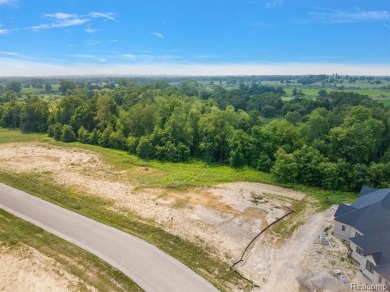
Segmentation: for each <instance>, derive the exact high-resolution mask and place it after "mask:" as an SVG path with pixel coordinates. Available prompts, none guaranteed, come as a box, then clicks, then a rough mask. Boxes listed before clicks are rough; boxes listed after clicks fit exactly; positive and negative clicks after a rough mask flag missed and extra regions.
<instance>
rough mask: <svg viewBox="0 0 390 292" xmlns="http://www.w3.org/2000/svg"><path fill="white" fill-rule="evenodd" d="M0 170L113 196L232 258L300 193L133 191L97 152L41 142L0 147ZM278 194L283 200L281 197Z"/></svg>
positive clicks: (261, 188) (235, 188)
mask: <svg viewBox="0 0 390 292" xmlns="http://www.w3.org/2000/svg"><path fill="white" fill-rule="evenodd" d="M0 168H3V169H5V170H8V171H14V172H35V173H39V174H41V175H43V176H46V177H47V178H48V179H53V180H54V181H55V182H57V183H58V184H61V185H64V186H67V187H71V188H73V189H76V190H78V191H81V192H84V193H87V194H89V195H93V196H99V197H101V198H105V199H111V200H113V202H114V203H113V205H112V206H111V208H112V209H114V210H117V211H118V212H121V211H124V210H132V211H133V212H136V213H138V214H139V215H141V216H142V217H145V218H149V219H152V220H154V221H155V222H156V223H157V224H160V225H161V226H163V227H164V229H166V230H167V231H169V232H171V233H174V234H178V235H181V236H184V237H186V238H189V239H191V240H194V241H200V242H205V243H207V244H208V245H209V246H211V247H214V248H215V250H216V251H217V252H219V253H220V256H222V257H224V258H227V259H229V260H230V259H234V258H236V257H237V256H239V254H240V253H241V251H242V250H243V249H244V248H245V246H246V244H248V243H249V242H250V240H251V239H252V238H253V237H254V236H255V235H256V234H257V233H258V232H259V231H260V230H261V229H263V228H264V227H265V226H267V225H268V224H270V223H271V222H273V221H274V220H276V219H277V218H279V217H281V216H283V215H284V214H285V213H286V212H287V211H288V210H289V208H290V207H291V200H300V199H302V198H304V197H305V194H303V193H299V192H295V191H292V190H288V189H283V188H279V187H275V186H270V185H265V184H260V183H229V184H223V185H219V186H217V187H214V188H199V189H192V190H187V191H185V192H180V191H174V190H168V189H163V188H153V189H151V188H148V189H141V190H138V189H136V186H135V185H132V184H130V183H129V182H128V181H126V180H125V178H124V176H123V175H122V174H121V173H120V172H117V171H115V170H114V169H113V168H112V167H110V166H109V165H107V164H104V163H103V162H102V161H101V159H100V158H99V156H98V155H96V154H94V153H92V152H88V151H83V150H80V149H69V148H60V147H56V146H52V145H47V144H26V143H15V144H4V145H1V146H0ZM280 198H284V199H283V200H281V199H280Z"/></svg>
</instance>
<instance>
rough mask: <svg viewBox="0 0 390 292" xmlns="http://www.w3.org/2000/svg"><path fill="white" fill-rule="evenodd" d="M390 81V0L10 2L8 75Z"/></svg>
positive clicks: (3, 15)
mask: <svg viewBox="0 0 390 292" xmlns="http://www.w3.org/2000/svg"><path fill="white" fill-rule="evenodd" d="M322 73H325V74H332V73H339V74H357V75H359V74H364V75H390V3H389V0H348V1H347V0H345V1H341V0H180V1H177V0H169V1H168V0H154V1H153V0H110V1H108V0H106V1H104V0H94V1H92V0H78V1H76V0H74V1H65V0H55V1H54V0H50V1H49V0H39V1H37V0H0V76H11V75H12V76H14V75H24V76H31V75H35V76H37V75H83V74H105V75H113V74H116V75H123V74H125V75H182V74H185V75H235V74H243V75H251V74H322Z"/></svg>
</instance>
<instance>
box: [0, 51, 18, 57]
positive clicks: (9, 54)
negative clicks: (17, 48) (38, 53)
mask: <svg viewBox="0 0 390 292" xmlns="http://www.w3.org/2000/svg"><path fill="white" fill-rule="evenodd" d="M0 54H1V55H7V56H13V57H17V56H19V54H18V53H17V52H4V51H2V52H0Z"/></svg>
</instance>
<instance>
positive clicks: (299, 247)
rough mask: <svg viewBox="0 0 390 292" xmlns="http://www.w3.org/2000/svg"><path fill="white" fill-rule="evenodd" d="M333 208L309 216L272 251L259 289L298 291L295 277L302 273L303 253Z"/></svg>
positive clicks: (327, 220)
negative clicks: (289, 236) (275, 251)
mask: <svg viewBox="0 0 390 292" xmlns="http://www.w3.org/2000/svg"><path fill="white" fill-rule="evenodd" d="M332 212H334V211H333V210H331V209H329V210H327V211H325V212H321V213H317V214H315V215H313V216H311V217H310V218H309V220H308V221H307V222H306V223H305V224H304V225H302V226H301V227H300V228H299V229H298V230H297V231H296V232H295V233H294V234H293V236H292V237H291V238H290V239H288V240H287V241H286V242H285V243H284V244H283V247H282V248H280V249H279V250H278V252H277V253H274V258H273V264H272V265H271V269H270V271H269V277H268V279H267V281H266V284H265V285H264V286H262V287H261V291H298V289H299V283H298V281H297V277H298V276H300V275H301V274H302V268H301V264H302V262H303V261H304V258H305V253H306V251H307V250H308V249H310V247H311V246H312V245H313V243H314V241H315V240H316V238H317V235H318V234H320V233H321V231H322V230H323V229H324V228H325V227H326V226H327V225H329V224H330V223H331V222H329V218H331V217H332Z"/></svg>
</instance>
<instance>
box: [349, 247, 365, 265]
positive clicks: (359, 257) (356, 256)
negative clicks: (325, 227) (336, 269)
mask: <svg viewBox="0 0 390 292" xmlns="http://www.w3.org/2000/svg"><path fill="white" fill-rule="evenodd" d="M356 247H357V245H356V244H355V243H353V242H351V244H350V248H351V250H352V253H351V257H352V258H353V259H354V260H355V261H357V262H358V263H359V267H361V266H362V265H363V264H364V267H365V265H366V257H365V256H364V255H360V254H358V253H357V252H356Z"/></svg>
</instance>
